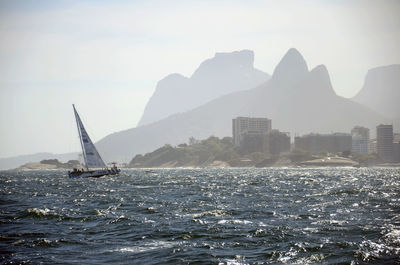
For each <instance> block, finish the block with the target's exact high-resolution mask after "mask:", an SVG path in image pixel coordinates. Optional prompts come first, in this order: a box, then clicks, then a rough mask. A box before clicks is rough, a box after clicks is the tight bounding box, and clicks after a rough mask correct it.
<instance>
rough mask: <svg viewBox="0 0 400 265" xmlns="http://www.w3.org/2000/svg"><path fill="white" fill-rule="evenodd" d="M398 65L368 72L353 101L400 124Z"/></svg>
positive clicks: (399, 66)
mask: <svg viewBox="0 0 400 265" xmlns="http://www.w3.org/2000/svg"><path fill="white" fill-rule="evenodd" d="M399 99H400V64H394V65H389V66H383V67H377V68H374V69H371V70H369V71H368V73H367V76H366V77H365V82H364V86H363V88H362V89H361V90H360V92H358V94H357V95H356V96H354V98H353V100H354V101H356V102H358V103H360V104H363V105H365V106H368V107H370V108H371V109H373V110H375V111H376V112H378V113H380V114H382V115H384V116H385V117H388V118H389V119H391V120H392V122H393V121H397V122H400V102H399Z"/></svg>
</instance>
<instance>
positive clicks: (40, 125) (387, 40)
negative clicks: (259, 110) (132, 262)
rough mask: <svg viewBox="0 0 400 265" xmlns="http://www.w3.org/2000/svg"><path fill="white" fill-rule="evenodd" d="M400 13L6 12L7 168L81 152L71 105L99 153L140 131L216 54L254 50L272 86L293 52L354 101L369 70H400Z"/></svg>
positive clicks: (32, 8)
mask: <svg viewBox="0 0 400 265" xmlns="http://www.w3.org/2000/svg"><path fill="white" fill-rule="evenodd" d="M399 6H400V4H399V3H398V2H396V1H384V2H379V3H376V2H373V1H355V2H352V3H347V2H343V1H339V2H331V3H327V2H321V1H296V2H289V1H283V2H280V3H279V4H277V3H275V2H272V1H250V2H243V1H233V2H232V1H219V2H209V1H206V2H202V3H197V2H194V1H187V2H181V1H173V2H172V3H171V2H169V3H168V4H166V3H163V2H160V1H146V2H144V1H134V2H127V1H114V2H112V3H111V2H107V1H100V2H97V1H96V2H93V1H68V2H67V1H58V2H54V1H39V2H35V1H27V2H24V3H22V2H15V1H3V2H2V3H1V4H0V14H1V16H0V21H1V25H2V27H1V28H0V36H1V38H2V39H3V40H5V41H3V42H1V44H0V46H1V49H0V57H1V58H2V60H1V61H0V86H1V90H0V91H1V106H2V109H1V116H0V122H1V124H2V126H1V133H2V136H3V137H2V139H1V142H0V145H1V146H2V149H1V153H0V157H9V156H15V155H22V154H30V153H37V152H54V153H66V152H74V151H78V150H79V145H78V143H76V138H77V135H76V132H75V131H74V130H75V126H74V120H73V115H72V108H71V104H73V103H75V104H76V105H77V108H78V109H79V110H80V112H81V113H82V118H83V120H84V122H86V125H87V127H88V129H89V131H90V133H91V134H92V135H93V140H94V141H98V140H100V139H101V138H103V137H104V136H106V135H108V134H110V133H113V132H117V131H121V130H125V129H129V128H132V127H135V125H136V123H137V122H138V121H139V119H140V116H141V115H142V113H143V109H144V107H145V104H146V103H147V101H148V100H149V98H150V96H151V95H152V94H153V92H154V89H155V87H156V84H157V82H158V81H159V80H161V79H162V78H164V77H165V76H166V75H168V74H170V73H174V72H178V73H181V74H183V75H185V76H190V75H191V74H192V73H193V71H194V70H195V69H196V67H197V66H198V65H199V64H200V63H201V62H202V61H204V60H205V59H207V58H211V57H212V56H213V55H214V54H215V53H216V52H231V51H235V50H242V49H250V50H253V51H254V52H255V67H256V68H257V69H260V70H262V71H264V72H267V73H269V74H272V72H273V69H274V67H275V65H276V64H277V62H279V59H280V57H281V55H282V54H283V53H284V52H285V51H286V50H288V49H289V48H292V47H295V48H297V49H299V50H300V51H301V52H302V53H304V54H305V55H306V57H307V58H308V61H309V66H310V68H313V67H315V66H316V65H319V64H326V66H327V68H328V69H329V71H330V73H331V79H332V84H333V88H334V90H335V92H336V93H337V94H338V95H341V96H345V97H351V96H354V95H355V93H357V91H358V90H360V89H361V87H362V85H363V82H364V78H365V75H366V73H367V71H368V70H369V69H371V68H374V67H378V66H382V65H389V64H394V63H399V62H400V55H399V52H398V47H399V46H400V37H399V36H398V34H397V32H398V26H399V24H400V23H399V18H398V16H397V14H398V11H399ZM183 22H184V23H183ZM93 98H95V100H93ZM104 106H106V107H104Z"/></svg>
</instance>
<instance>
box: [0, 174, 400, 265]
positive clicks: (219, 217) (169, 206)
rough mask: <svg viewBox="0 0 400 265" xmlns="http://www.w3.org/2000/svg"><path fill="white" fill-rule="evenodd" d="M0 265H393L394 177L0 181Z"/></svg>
mask: <svg viewBox="0 0 400 265" xmlns="http://www.w3.org/2000/svg"><path fill="white" fill-rule="evenodd" d="M0 191H1V194H0V234H1V240H0V263H1V264H400V170H399V169H398V168H397V169H393V168H392V169H385V168H382V169H365V168H359V169H356V168H354V169H353V168H325V169H159V170H158V169H157V170H153V171H151V172H149V171H145V170H124V171H123V172H122V174H121V175H119V176H113V177H104V178H100V179H70V178H68V177H67V174H66V172H65V171H25V172H18V173H16V172H0Z"/></svg>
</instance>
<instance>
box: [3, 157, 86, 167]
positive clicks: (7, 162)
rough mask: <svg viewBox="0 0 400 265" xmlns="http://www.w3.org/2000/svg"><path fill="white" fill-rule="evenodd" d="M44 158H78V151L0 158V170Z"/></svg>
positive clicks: (64, 159)
mask: <svg viewBox="0 0 400 265" xmlns="http://www.w3.org/2000/svg"><path fill="white" fill-rule="evenodd" d="M44 159H58V160H60V161H63V162H67V161H68V160H75V159H78V153H67V154H52V153H37V154H31V155H21V156H15V157H8V158H0V170H6V169H13V168H17V167H19V166H21V165H23V164H26V163H30V162H39V161H41V160H44Z"/></svg>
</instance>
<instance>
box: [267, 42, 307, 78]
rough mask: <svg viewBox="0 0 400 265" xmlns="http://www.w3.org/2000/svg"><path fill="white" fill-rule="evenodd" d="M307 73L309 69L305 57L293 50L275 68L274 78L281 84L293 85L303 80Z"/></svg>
mask: <svg viewBox="0 0 400 265" xmlns="http://www.w3.org/2000/svg"><path fill="white" fill-rule="evenodd" d="M307 73H308V67H307V63H306V61H305V60H304V58H303V56H302V55H301V54H300V52H299V51H298V50H296V49H294V48H291V49H289V50H288V51H287V52H286V54H285V55H284V56H283V58H282V60H281V61H280V62H279V64H278V65H277V66H276V67H275V70H274V74H273V75H272V78H273V79H274V80H277V81H279V82H287V83H290V84H292V83H294V82H296V81H299V80H301V79H302V78H303V77H304V76H305V75H306V74H307Z"/></svg>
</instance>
